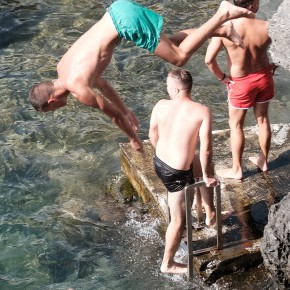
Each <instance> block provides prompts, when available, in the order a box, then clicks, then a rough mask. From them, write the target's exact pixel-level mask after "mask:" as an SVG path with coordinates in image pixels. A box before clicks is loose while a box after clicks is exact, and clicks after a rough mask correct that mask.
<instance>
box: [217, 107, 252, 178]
mask: <svg viewBox="0 0 290 290" xmlns="http://www.w3.org/2000/svg"><path fill="white" fill-rule="evenodd" d="M246 114H247V110H241V109H235V108H233V107H231V106H230V105H229V124H230V129H231V149H232V157H233V166H232V168H226V169H221V170H217V171H216V173H217V175H218V176H221V177H224V178H233V179H242V178H243V169H242V155H243V152H244V147H245V135H244V130H243V126H244V121H245V118H246Z"/></svg>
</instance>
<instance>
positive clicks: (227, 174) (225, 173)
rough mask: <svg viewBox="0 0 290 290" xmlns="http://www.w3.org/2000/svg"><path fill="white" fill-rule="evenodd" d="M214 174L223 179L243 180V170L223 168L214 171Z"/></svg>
mask: <svg viewBox="0 0 290 290" xmlns="http://www.w3.org/2000/svg"><path fill="white" fill-rule="evenodd" d="M216 174H217V175H218V176H220V177H223V178H231V179H239V180H241V179H243V170H242V168H239V169H237V170H236V169H234V168H225V169H220V170H217V171H216Z"/></svg>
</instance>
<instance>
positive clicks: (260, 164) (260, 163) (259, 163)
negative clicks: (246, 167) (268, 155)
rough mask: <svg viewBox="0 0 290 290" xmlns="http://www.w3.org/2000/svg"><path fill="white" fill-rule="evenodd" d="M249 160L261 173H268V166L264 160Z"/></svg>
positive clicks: (256, 158)
mask: <svg viewBox="0 0 290 290" xmlns="http://www.w3.org/2000/svg"><path fill="white" fill-rule="evenodd" d="M249 160H250V161H251V162H253V163H254V164H255V165H256V166H258V167H259V168H260V169H261V171H263V172H265V171H268V164H267V161H266V160H265V158H263V157H261V156H259V157H249Z"/></svg>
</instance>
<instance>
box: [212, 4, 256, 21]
mask: <svg viewBox="0 0 290 290" xmlns="http://www.w3.org/2000/svg"><path fill="white" fill-rule="evenodd" d="M217 13H218V14H219V15H220V16H221V17H222V18H223V19H224V21H227V20H230V19H235V18H239V17H248V18H254V17H255V14H254V13H253V12H252V11H250V10H248V9H246V8H242V7H238V6H235V5H233V4H231V3H230V2H228V1H222V3H221V4H220V7H219V9H218V11H217Z"/></svg>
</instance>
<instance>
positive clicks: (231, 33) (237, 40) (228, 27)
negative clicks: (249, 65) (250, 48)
mask: <svg viewBox="0 0 290 290" xmlns="http://www.w3.org/2000/svg"><path fill="white" fill-rule="evenodd" d="M222 28H224V29H225V34H226V36H225V37H226V38H227V39H228V40H230V41H232V42H233V43H234V44H235V45H237V46H239V47H241V48H244V47H245V45H244V42H243V40H242V39H241V37H240V35H239V34H238V33H237V31H236V30H235V28H234V25H233V23H232V21H227V22H226V23H224V24H223V25H222Z"/></svg>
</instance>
